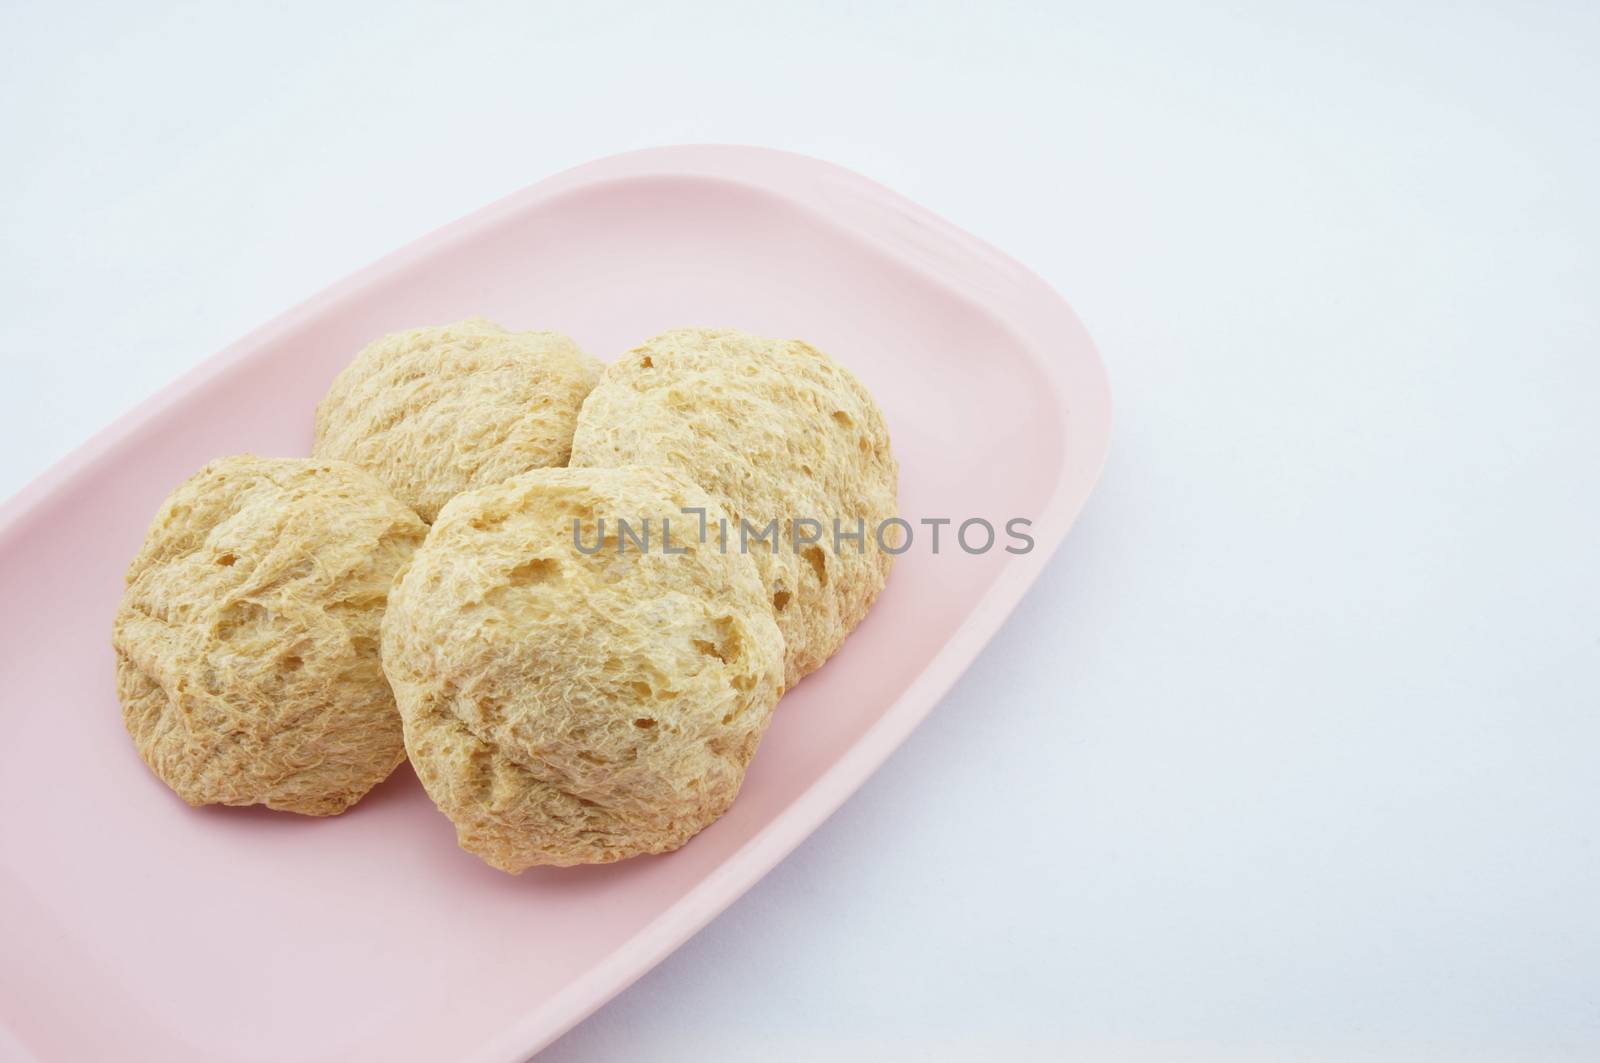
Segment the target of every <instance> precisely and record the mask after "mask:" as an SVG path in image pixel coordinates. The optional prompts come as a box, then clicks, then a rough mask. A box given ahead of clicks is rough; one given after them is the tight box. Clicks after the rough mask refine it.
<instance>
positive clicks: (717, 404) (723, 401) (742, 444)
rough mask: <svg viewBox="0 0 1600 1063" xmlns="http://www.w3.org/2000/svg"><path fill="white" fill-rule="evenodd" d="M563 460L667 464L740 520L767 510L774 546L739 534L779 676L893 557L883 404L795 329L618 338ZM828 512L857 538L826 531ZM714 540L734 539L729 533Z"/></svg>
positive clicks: (825, 643) (764, 518)
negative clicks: (773, 623) (623, 341)
mask: <svg viewBox="0 0 1600 1063" xmlns="http://www.w3.org/2000/svg"><path fill="white" fill-rule="evenodd" d="M571 463H572V465H574V466H596V467H616V466H625V465H658V464H659V465H668V466H671V467H673V468H676V469H680V470H682V471H683V472H684V473H686V474H687V475H688V476H689V478H690V479H692V480H693V481H694V482H695V483H698V484H699V485H700V486H701V487H704V488H705V489H706V490H707V491H708V492H710V493H711V494H712V495H713V496H714V497H716V498H718V499H719V500H720V501H721V502H722V503H723V505H724V506H725V507H726V508H727V510H728V513H729V515H730V517H731V518H733V519H734V520H735V521H736V522H737V521H744V522H747V523H748V524H749V526H750V527H751V528H752V529H753V530H754V532H756V533H759V532H761V531H763V530H766V529H767V528H768V526H769V524H770V523H771V522H773V521H776V522H777V537H778V540H779V541H778V550H777V552H776V553H773V552H772V550H771V547H770V546H768V545H766V544H765V543H764V542H757V541H755V539H754V536H753V535H752V536H751V537H748V538H747V540H746V542H745V544H744V545H747V546H748V549H749V552H750V556H751V557H752V558H753V559H754V560H755V562H756V566H757V569H758V570H759V572H760V574H761V579H762V583H763V584H764V585H765V587H766V592H767V596H768V599H769V600H770V602H771V603H772V608H773V611H774V613H775V614H776V616H777V619H778V627H779V629H780V630H781V631H782V632H783V637H784V641H785V644H786V645H787V647H788V650H787V654H788V655H787V659H786V661H785V683H786V684H787V685H789V686H793V685H794V684H795V683H796V682H798V681H799V680H800V678H801V677H802V676H804V675H806V674H807V673H808V672H811V671H813V670H815V669H816V668H819V667H820V666H821V665H822V663H823V662H824V661H826V660H827V659H828V658H829V657H830V656H832V655H833V653H834V651H836V650H837V649H838V648H839V646H840V645H841V644H842V643H843V642H844V640H845V637H846V636H847V635H849V634H850V632H851V631H852V630H853V629H854V628H855V626H856V625H857V624H859V623H860V622H861V620H862V618H863V617H865V616H866V614H867V610H868V609H869V608H870V607H871V606H872V603H873V601H874V600H875V599H876V598H877V596H878V592H879V591H881V590H882V589H883V585H884V581H885V580H886V579H887V578H888V575H889V569H890V567H891V565H892V564H893V562H894V557H893V555H892V554H890V553H888V552H886V551H884V550H882V549H880V547H879V544H878V542H877V538H876V534H875V533H876V531H877V529H878V528H879V526H880V524H881V523H882V522H883V521H885V520H887V519H889V518H891V517H894V516H895V515H896V513H897V504H896V488H897V480H898V476H899V466H898V465H897V464H896V462H895V458H894V453H893V452H892V451H891V450H890V447H889V432H888V429H887V427H886V426H885V425H884V420H883V415H882V413H880V412H879V410H878V407H877V405H876V404H875V403H874V402H873V401H872V396H871V395H869V394H867V391H866V389H865V388H864V387H862V386H861V384H860V383H859V382H858V381H857V380H856V378H855V377H853V376H852V375H851V374H850V373H849V372H848V371H847V370H846V369H845V368H844V367H842V366H841V365H839V364H838V363H837V362H835V361H834V360H833V359H832V358H829V357H828V356H827V355H826V354H823V353H822V352H821V351H818V350H817V349H815V348H814V347H811V346H809V345H807V344H805V343H801V342H800V341H798V340H774V339H766V338H764V337H761V336H752V335H749V334H748V333H744V332H737V331H734V330H731V329H679V330H677V331H673V332H667V333H663V334H662V335H660V336H657V337H656V338H655V339H653V340H651V341H650V342H648V343H646V344H644V345H643V346H641V347H637V348H635V349H634V350H632V351H629V352H628V353H627V354H625V355H623V356H622V358H621V359H620V360H619V361H618V362H616V363H615V364H614V365H611V366H609V367H607V369H606V370H605V372H604V373H603V374H602V375H601V378H600V383H599V384H597V385H596V386H595V389H594V391H593V392H591V393H590V395H589V398H588V400H587V401H586V402H585V403H584V406H583V411H582V413H581V414H579V416H578V428H577V431H576V433H575V434H574V436H573V443H572V462H571ZM806 520H811V521H816V522H817V525H818V526H820V527H818V526H813V525H808V524H805V523H803V521H806ZM797 521H799V522H802V523H800V524H799V526H798V528H797V527H796V522H797ZM834 521H838V529H839V530H840V531H841V532H843V533H845V534H846V535H849V534H852V533H855V532H857V531H858V530H861V529H864V535H863V536H862V539H861V540H855V539H844V538H841V539H840V540H839V541H838V542H837V543H836V542H835V538H834V531H835V527H834ZM737 527H738V525H737V523H736V524H735V528H737ZM889 529H890V530H889V537H890V541H889V543H888V545H889V546H890V547H891V548H898V546H899V545H900V544H899V540H898V538H897V537H895V532H894V526H893V525H890V526H889ZM819 530H820V532H821V541H819V542H814V543H806V542H805V541H804V540H806V539H808V538H812V537H814V536H815V535H816V533H817V532H818V531H819ZM728 544H729V548H730V549H738V548H740V546H741V544H740V542H739V540H738V538H737V532H730V535H729V537H728ZM836 546H838V549H835V547H836Z"/></svg>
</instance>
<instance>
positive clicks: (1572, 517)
mask: <svg viewBox="0 0 1600 1063" xmlns="http://www.w3.org/2000/svg"><path fill="white" fill-rule="evenodd" d="M402 6H403V5H396V4H388V3H385V4H378V3H373V4H367V5H363V6H360V7H345V8H337V9H335V8H328V7H325V6H324V5H322V4H299V5H288V6H285V5H270V6H269V5H262V6H261V10H260V11H258V12H257V13H255V14H247V13H244V12H242V11H239V10H232V8H234V7H235V5H211V4H201V3H195V4H191V5H184V6H179V5H174V4H170V3H150V4H140V5H118V6H112V5H107V6H105V7H103V8H102V7H92V6H90V5H85V4H50V5H46V4H37V5H29V6H28V7H27V8H26V9H25V10H24V9H22V8H20V7H13V8H12V9H11V10H9V11H8V12H7V13H6V14H5V15H4V16H0V23H3V26H0V32H3V33H4V37H5V39H6V40H7V45H8V46H7V49H6V52H7V61H6V63H5V64H4V65H0V91H3V98H4V99H5V100H6V103H5V105H4V109H3V111H0V144H3V145H4V155H5V158H6V162H5V164H4V165H3V166H0V214H3V224H0V231H3V233H4V250H3V253H0V286H3V290H4V292H5V297H4V306H5V313H4V314H3V315H0V351H3V356H4V365H3V368H4V381H5V387H4V388H3V389H0V426H3V427H0V442H3V449H0V494H9V493H11V492H13V491H14V490H16V489H17V488H20V487H21V486H22V485H23V484H24V483H25V482H27V481H28V480H29V479H30V478H32V477H33V476H34V475H36V474H37V473H39V472H40V471H42V470H43V469H44V468H45V467H46V466H47V465H48V464H50V463H51V462H53V461H54V460H56V459H57V458H59V457H61V456H62V455H63V454H65V453H66V452H67V451H68V450H69V449H70V448H71V447H73V446H74V445H76V444H77V443H79V442H80V441H82V440H83V439H84V438H86V437H87V436H88V435H89V434H90V433H91V432H92V431H94V430H95V429H96V428H98V427H99V426H101V425H102V424H104V423H105V422H106V421H108V420H109V419H111V418H112V417H113V416H114V415H116V414H118V413H120V412H121V411H123V410H124V409H125V408H127V407H128V406H129V405H131V404H132V403H133V402H134V401H135V400H137V399H139V398H141V397H143V396H145V395H147V394H148V393H150V392H152V391H153V390H155V389H156V388H157V387H159V386H160V385H162V384H163V383H165V382H166V381H167V380H169V379H170V378H172V377H173V376H175V375H177V374H178V373H179V372H181V371H182V370H183V369H185V368H187V367H188V366H190V365H192V364H193V363H194V362H196V361H198V360H199V359H200V358H202V357H204V356H206V355H208V354H210V353H212V352H213V351H215V350H216V349H217V348H219V347H221V346H222V345H224V344H225V343H227V342H228V341H230V340H232V339H234V338H236V337H238V336H239V335H241V334H242V333H244V332H245V331H247V330H249V329H251V328H253V327H254V326H256V325H257V324H259V323H261V322H262V321H264V320H265V319H267V318H268V317H270V316H272V315H273V314H276V313H277V312H279V311H280V310H282V309H284V308H286V307H287V306H289V305H291V304H293V303H294V302H296V301H298V300H299V299H301V298H303V297H305V296H306V295H309V294H311V293H313V292H315V291H317V290H318V289H320V288H322V287H323V286H324V285H326V284H327V283H329V282H331V281H334V280H336V279H338V278H340V277H341V276H343V275H344V274H346V273H348V272H350V271H351V270H353V269H355V268H357V267H359V266H361V265H364V264H365V263H367V262H368V261H370V260H371V259H373V258H375V257H377V256H378V255H379V254H381V253H383V252H385V251H388V250H390V249H392V248H393V247H395V246H398V245H399V244H401V243H403V242H405V241H408V240H410V239H411V238H413V237H415V236H418V235H420V234H422V233H424V232H426V231H428V230H430V229H432V228H434V227H436V226H438V225H440V224H442V223H444V222H447V221H449V220H451V219H453V218H455V217H457V216H459V215H461V214H463V213H466V212H468V211H470V210H472V209H474V208H476V207H478V206H481V205H483V204H484V203H486V202H488V201H490V200H492V199H494V198H496V197H498V196H500V195H502V194H505V193H507V192H510V191H513V190H514V189H516V188H518V187H521V186H523V185H525V184H528V183H530V182H532V181H534V180H536V179H538V178H540V177H542V176H545V175H547V174H549V173H552V172H554V171H557V170H560V169H562V168H564V167H567V166H569V165H572V164H574V163H577V162H580V161H583V160H585V159H588V158H592V157H595V156H599V155H604V154H609V153H612V152H615V151H621V150H625V149H628V148H634V147H640V146H646V145H654V144H663V143H673V142H686V141H724V142H749V143H759V144H767V145H771V146H775V147H784V148H790V149H793V150H798V151H803V152H808V153H811V154H815V155H819V156H822V157H825V158H828V159H831V160H833V161H836V162H840V163H843V164H845V165H847V166H851V167H853V168H855V169H858V170H861V171H862V172H864V173H866V174H868V175H869V176H872V177H875V178H877V179H878V180H880V181H882V182H884V183H886V184H888V185H890V186H891V187H893V188H896V189H898V190H900V191H902V192H904V193H906V194H908V195H909V196H910V197H911V198H913V199H915V200H917V201H919V202H921V203H923V204H925V205H926V206H928V207H930V208H932V209H933V210H935V211H938V212H940V213H942V214H944V215H946V216H947V217H949V218H950V219H952V220H953V221H955V222H956V223H957V224H959V225H962V226H963V227H966V228H969V229H971V230H972V231H974V232H976V233H977V234H979V235H980V236H983V237H984V238H986V239H988V240H990V241H991V242H993V243H995V244H997V245H998V246H1000V247H1002V248H1004V249H1005V250H1007V251H1009V252H1011V253H1013V254H1015V255H1016V256H1017V257H1019V258H1020V259H1021V260H1022V261H1024V262H1026V263H1028V264H1029V265H1030V266H1032V267H1033V268H1035V269H1037V270H1038V271H1039V272H1040V273H1041V274H1043V275H1044V276H1045V277H1046V278H1047V279H1048V280H1050V281H1051V282H1052V283H1054V284H1055V285H1057V286H1058V287H1059V288H1060V289H1061V291H1062V292H1063V293H1064V294H1065V295H1066V296H1067V298H1068V299H1069V300H1070V301H1071V302H1072V303H1073V305H1074V306H1075V307H1076V308H1077V309H1078V311H1079V312H1080V314H1081V315H1082V316H1083V318H1084V320H1085V321H1086V323H1087V324H1088V326H1089V329H1090V331H1091V332H1092V333H1093V334H1094V336H1095V338H1096V340H1097V341H1098V343H1099V345H1100V347H1101V349H1102V351H1103V353H1104V356H1105V359H1106V361H1107V363H1108V364H1109V366H1110V370H1111V375H1112V381H1113V387H1114V389H1115V391H1116V396H1117V405H1118V427H1117V438H1116V441H1115V444H1114V447H1113V452H1112V457H1111V461H1110V465H1109V467H1108V469H1107V471H1106V475H1105V479H1104V481H1103V483H1102V486H1101V488H1100V490H1099V493H1098V494H1097V496H1096V497H1095V499H1094V500H1093V502H1092V503H1091V504H1090V508H1089V510H1088V512H1087V513H1086V514H1085V516H1084V517H1083V519H1082V521H1081V523H1080V524H1079V526H1078V528H1077V530H1076V531H1075V532H1074V533H1073V535H1072V537H1071V538H1070V539H1069V541H1068V543H1067V545H1066V546H1065V547H1064V549H1063V551H1062V553H1061V555H1060V556H1059V557H1058V559H1057V561H1056V563H1055V564H1054V566H1053V567H1052V568H1051V570H1050V572H1049V575H1048V577H1047V578H1046V579H1045V580H1044V581H1043V583H1042V584H1041V585H1040V586H1039V587H1038V588H1037V590H1036V591H1035V592H1034V593H1033V594H1032V595H1031V596H1030V597H1029V599H1028V600H1027V602H1026V603H1025V605H1024V606H1023V608H1022V609H1021V611H1020V612H1019V613H1018V615H1017V616H1016V618H1015V619H1014V620H1013V621H1012V622H1011V624H1010V625H1009V626H1008V627H1007V628H1006V630H1005V631H1004V632H1003V633H1002V634H1001V635H1000V637H999V638H998V639H997V640H996V641H995V643H994V645H993V647H992V648H991V649H990V650H989V651H988V652H987V653H986V654H985V655H984V656H983V658H982V659H981V660H980V661H979V662H978V664H977V665H976V666H975V667H974V668H973V669H972V671H971V673H970V674H969V675H968V676H967V677H966V679H965V680H964V681H963V682H962V683H961V684H960V686H959V687H958V688H957V690H956V691H955V692H954V693H953V694H952V695H951V696H950V697H949V698H948V699H947V700H946V701H945V703H944V704H943V705H942V706H941V707H940V708H939V709H938V710H937V712H936V713H935V714H934V716H933V718H932V719H931V720H930V721H929V722H928V723H927V724H926V725H925V726H924V727H923V729H922V730H921V731H920V732H919V733H918V734H917V735H916V736H915V737H914V738H913V739H912V740H911V742H910V743H909V744H908V745H907V746H906V748H905V749H904V750H903V751H902V752H901V753H900V754H899V755H898V756H896V757H895V758H894V759H893V760H892V761H891V762H890V764H889V765H888V766H887V767H886V768H885V769H884V770H883V771H882V772H881V773H880V774H879V775H878V776H877V777H876V778H875V779H874V780H873V781H872V782H871V783H870V784H868V785H867V787H866V788H865V789H864V790H863V791H862V792H861V793H860V794H859V795H858V796H857V797H856V798H855V799H854V800H852V801H851V802H850V803H849V804H848V805H847V806H846V808H845V809H844V810H843V811H841V812H840V813H839V814H838V815H837V816H836V817H835V818H834V819H833V820H832V821H830V823H829V824H828V825H827V826H826V827H825V828H824V829H822V830H821V831H819V832H818V834H817V835H816V836H815V837H814V838H813V839H812V840H811V841H810V842H808V843H807V844H806V845H804V846H803V847H802V848H801V849H800V850H799V851H798V852H797V853H796V854H795V855H794V856H793V857H791V858H790V859H789V860H788V861H787V862H786V863H785V864H783V865H782V866H781V867H780V868H779V869H778V870H777V871H776V872H775V873H774V874H773V875H772V876H771V877H770V878H768V879H767V880H766V881H765V882H763V883H762V884H761V885H760V886H758V887H757V888H756V889H755V890H753V891H752V892H751V893H750V895H749V896H747V897H746V898H745V899H744V900H743V901H741V902H740V903H738V904H737V905H736V906H735V907H734V908H733V909H732V910H730V911H729V912H728V913H727V914H726V915H725V916H723V917H722V918H721V919H719V920H718V921H717V922H716V923H714V924H713V925H712V926H711V927H710V928H709V929H707V930H706V931H705V932H704V933H703V934H701V935H700V936H699V937H698V938H696V939H695V940H694V941H693V942H691V943H690V944H689V945H688V946H686V947H685V948H684V949H682V950H681V951H680V952H678V953H677V954H676V955H674V956H673V957H672V958H671V959H669V960H668V961H667V962H666V963H664V964H663V965H662V966H661V967H660V968H658V969H657V970H656V971H655V972H654V973H652V974H650V975H649V976H647V977H646V978H645V979H644V980H643V981H642V982H641V983H640V984H639V985H638V986H636V987H635V988H634V989H632V990H630V991H629V992H628V993H626V994H624V995H623V996H622V997H621V998H619V999H618V1000H617V1001H616V1002H615V1003H613V1004H612V1005H610V1006H609V1007H607V1008H606V1009H604V1010H603V1011H602V1012H600V1013H599V1014H598V1015H597V1016H595V1017H594V1018H593V1019H592V1020H590V1021H589V1022H588V1023H586V1024H585V1025H584V1026H582V1027H580V1028H579V1029H578V1030H577V1031H576V1032H574V1033H572V1034H571V1035H569V1036H568V1037H566V1038H565V1039H563V1040H562V1041H561V1042H559V1043H558V1044H557V1046H555V1047H554V1048H553V1049H552V1050H551V1051H550V1052H549V1053H548V1056H547V1057H546V1058H549V1059H554V1060H562V1061H580V1060H604V1059H629V1060H679V1059H683V1060H688V1059H694V1060H702V1061H703V1060H709V1059H727V1060H741V1061H742V1060H747V1059H751V1058H760V1059H764V1060H779V1059H781V1060H787V1059H795V1060H800V1059H811V1058H819V1057H825V1058H830V1059H856V1058H861V1059H867V1058H874V1059H890V1060H914V1059H915V1060H921V1059H926V1058H940V1059H952V1060H954V1059H981V1058H997V1057H998V1056H999V1055H1002V1054H1004V1055H1007V1056H1009V1057H1010V1058H1060V1057H1063V1056H1072V1057H1077V1058H1085V1059H1096V1060H1115V1059H1138V1060H1146V1059H1149V1060H1154V1059H1184V1060H1192V1059H1217V1060H1223V1059H1226V1060H1239V1059H1261V1060H1267V1059H1271V1060H1283V1059H1340V1060H1343V1059H1395V1060H1400V1059H1405V1060H1415V1059H1440V1060H1446V1059H1448V1060H1452V1061H1454V1060H1489V1059H1494V1060H1534V1059H1538V1060H1579V1059H1593V1058H1596V1057H1597V1056H1600V908H1597V904H1596V897H1597V895H1600V848H1597V846H1600V839H1597V833H1596V829H1595V824H1596V809H1597V805H1600V785H1597V781H1596V776H1597V774H1600V773H1597V771H1596V766H1597V765H1596V761H1597V749H1600V560H1597V546H1600V483H1597V479H1600V475H1597V470H1600V315H1597V310H1596V293H1597V292H1600V265H1597V255H1596V246H1597V244H1600V211H1597V207H1596V195H1595V190H1596V187H1597V183H1600V166H1597V162H1600V148H1597V139H1596V134H1595V128H1596V127H1595V122H1594V107H1595V103H1596V101H1597V99H1600V76H1597V73H1596V69H1597V68H1596V65H1595V55H1596V51H1597V49H1600V18H1597V9H1596V8H1595V7H1594V6H1593V5H1584V4H1579V3H1572V4H1568V5H1565V6H1562V5H1537V9H1536V5H1524V4H1516V3H1509V2H1508V3H1505V4H1503V5H1500V6H1499V7H1498V8H1495V7H1492V6H1488V5H1457V4H1449V5H1444V4H1440V5H1437V6H1426V5H1371V6H1370V10H1367V11H1365V12H1352V11H1348V10H1345V7H1346V5H1330V6H1327V7H1306V6H1299V7H1288V6H1284V5H1280V4H1273V3H1266V2H1263V3H1258V4H1238V3H1230V4H1225V5H1222V6H1220V7H1219V6H1217V5H1190V4H1181V3H1173V4H1169V5H1094V6H1084V7H1080V8H1078V9H1076V10H1057V9H1055V5H1048V6H1047V5H1044V4H1042V3H1041V4H1039V5H1037V10H1030V9H1029V8H1027V7H1024V6H1011V7H1005V6H996V5H990V4H983V5H978V4H965V3H963V4H955V3H951V4H946V5H943V6H942V8H934V7H927V6H922V5H904V6H901V5H895V6H892V7H891V6H884V7H876V8H873V9H872V10H870V11H867V10H864V9H860V8H862V5H857V4H837V5H825V10H814V5H811V4H803V5H783V9H781V10H780V9H779V8H778V7H777V6H775V5H755V4H742V3H741V4H733V3H730V4H727V5H725V6H722V7H711V6H705V7H699V8H693V9H678V10H669V9H668V8H667V7H662V8H660V9H656V8H647V7H646V6H645V5H638V6H637V7H636V6H634V5H620V4H596V3H583V4H572V3H568V4H562V5H529V4H506V5H503V6H498V7H491V6H487V5H479V4H465V5H449V6H448V7H446V6H445V5H441V6H440V9H439V10H438V11H437V12H436V13H433V14H423V13H418V12H403V11H401V10H400V8H401V7H402ZM801 9H804V10H801ZM980 11H981V12H982V14H981V15H980V14H977V12H980ZM1041 208H1042V210H1041ZM13 604H15V603H13ZM529 947H530V948H537V947H538V946H537V943H536V942H530V943H529ZM418 962H420V963H425V962H427V961H426V958H425V957H418Z"/></svg>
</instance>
